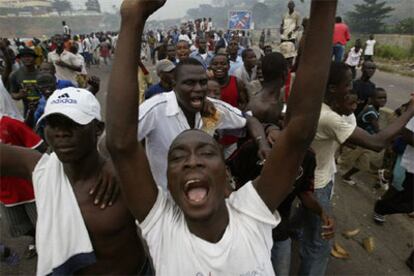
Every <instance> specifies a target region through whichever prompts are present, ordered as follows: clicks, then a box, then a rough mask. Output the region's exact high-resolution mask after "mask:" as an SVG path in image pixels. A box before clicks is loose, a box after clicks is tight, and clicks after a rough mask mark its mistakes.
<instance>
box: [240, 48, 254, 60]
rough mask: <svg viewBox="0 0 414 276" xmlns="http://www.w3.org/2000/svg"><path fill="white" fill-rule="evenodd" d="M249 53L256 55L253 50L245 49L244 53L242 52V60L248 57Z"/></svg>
mask: <svg viewBox="0 0 414 276" xmlns="http://www.w3.org/2000/svg"><path fill="white" fill-rule="evenodd" d="M249 52H253V53H254V51H253V49H252V48H247V49H244V50H243V52H242V54H241V56H242V59H245V58H246V57H247V54H248V53H249Z"/></svg>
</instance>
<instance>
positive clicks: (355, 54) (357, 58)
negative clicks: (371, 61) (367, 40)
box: [345, 39, 363, 80]
mask: <svg viewBox="0 0 414 276" xmlns="http://www.w3.org/2000/svg"><path fill="white" fill-rule="evenodd" d="M362 52H363V49H362V44H361V39H357V40H355V46H354V47H352V48H351V50H350V51H349V52H348V54H347V55H346V57H345V64H346V65H348V67H349V69H351V72H352V80H354V79H355V78H356V69H357V68H358V67H360V66H361V62H362V59H361V56H362Z"/></svg>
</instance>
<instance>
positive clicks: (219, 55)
mask: <svg viewBox="0 0 414 276" xmlns="http://www.w3.org/2000/svg"><path fill="white" fill-rule="evenodd" d="M216 57H225V58H226V60H227V63H229V56H228V55H226V54H222V53H219V54H215V55H214V57H213V58H212V59H211V62H213V60H215V59H216ZM211 62H210V63H211Z"/></svg>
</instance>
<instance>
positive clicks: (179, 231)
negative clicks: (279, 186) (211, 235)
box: [139, 182, 280, 276]
mask: <svg viewBox="0 0 414 276" xmlns="http://www.w3.org/2000/svg"><path fill="white" fill-rule="evenodd" d="M226 205H227V210H228V212H229V224H228V226H227V228H226V230H225V232H224V234H223V237H222V238H221V240H220V241H219V242H217V243H210V242H208V241H205V240H203V239H201V238H199V237H197V236H195V235H194V234H192V233H191V232H190V230H189V229H188V226H187V222H186V220H185V218H184V214H183V212H182V211H181V210H180V209H179V207H178V206H177V205H176V204H175V202H174V201H173V199H172V198H171V197H170V196H168V195H167V194H166V192H163V191H161V190H159V192H158V197H157V201H156V203H155V204H154V206H153V207H152V209H151V211H150V213H149V214H148V216H147V217H146V218H145V220H144V221H143V222H142V223H141V224H140V225H139V227H140V228H141V230H142V236H143V238H144V239H145V240H146V242H147V244H148V247H149V251H150V255H151V257H152V260H153V263H154V268H155V271H156V274H157V275H161V276H163V275H194V276H201V275H205V276H209V275H226V276H231V275H266V276H267V275H275V274H274V271H273V267H272V263H271V261H270V251H271V249H272V246H273V239H272V229H273V228H274V227H276V226H277V225H278V224H279V223H280V216H279V214H278V213H277V212H275V215H273V214H272V213H271V212H270V210H269V209H268V208H267V206H266V205H265V203H264V202H263V200H262V199H261V198H260V196H259V195H258V194H257V191H256V189H255V188H254V187H253V185H252V183H251V182H249V183H247V184H246V185H244V186H243V187H242V188H241V189H240V190H238V191H237V192H233V193H232V194H231V195H230V197H229V198H228V199H227V200H226Z"/></svg>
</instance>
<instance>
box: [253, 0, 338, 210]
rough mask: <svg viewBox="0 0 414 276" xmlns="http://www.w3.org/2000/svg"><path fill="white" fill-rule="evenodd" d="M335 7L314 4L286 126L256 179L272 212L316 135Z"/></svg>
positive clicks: (326, 3)
mask: <svg viewBox="0 0 414 276" xmlns="http://www.w3.org/2000/svg"><path fill="white" fill-rule="evenodd" d="M336 5H337V1H336V0H332V1H326V0H313V1H312V6H311V16H310V21H309V29H308V33H307V35H306V40H305V46H304V51H303V53H304V54H303V56H302V57H301V61H300V67H299V68H298V71H297V78H296V81H295V83H294V85H293V90H292V94H291V95H290V97H289V102H288V110H287V114H286V127H285V129H284V130H283V131H282V133H281V135H280V138H279V139H278V141H277V142H276V143H275V145H273V148H272V151H271V153H270V157H269V158H268V159H267V161H266V163H265V165H264V167H263V170H262V174H261V175H260V176H259V177H258V178H257V179H256V180H255V186H256V189H257V191H258V193H259V195H260V196H261V198H262V199H263V201H264V202H265V203H266V205H267V206H268V207H269V209H270V210H271V211H274V210H275V209H276V208H277V207H278V205H279V204H280V203H281V202H282V201H283V199H284V198H285V197H286V195H287V194H288V193H290V191H291V189H292V184H293V183H294V181H295V179H296V176H297V175H298V170H299V167H300V165H301V163H302V161H303V157H304V155H305V152H306V150H307V148H308V147H309V145H310V143H311V142H312V140H313V138H314V135H315V132H316V127H317V123H318V119H319V114H320V110H321V104H322V99H323V95H324V92H325V90H326V83H327V80H328V74H329V65H330V63H331V47H332V45H331V44H332V36H333V27H334V17H335V12H336ZM315 65H317V66H315Z"/></svg>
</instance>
